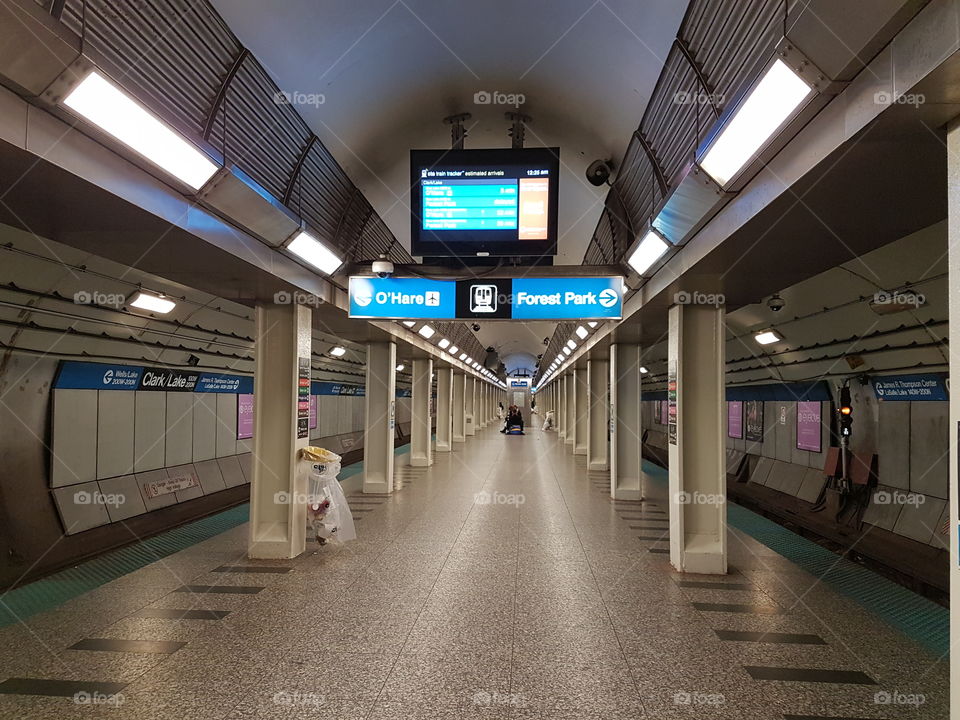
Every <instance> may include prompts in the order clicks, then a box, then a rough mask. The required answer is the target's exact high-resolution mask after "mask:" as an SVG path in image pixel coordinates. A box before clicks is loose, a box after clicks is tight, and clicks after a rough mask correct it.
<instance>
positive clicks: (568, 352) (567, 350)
mask: <svg viewBox="0 0 960 720" xmlns="http://www.w3.org/2000/svg"><path fill="white" fill-rule="evenodd" d="M563 354H564V355H566V356H567V357H570V348H568V347H565V348H564V349H563Z"/></svg>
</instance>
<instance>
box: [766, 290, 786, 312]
mask: <svg viewBox="0 0 960 720" xmlns="http://www.w3.org/2000/svg"><path fill="white" fill-rule="evenodd" d="M786 304H787V303H786V302H784V300H783V298H782V297H780V295H779V294H777V293H774V294H773V297H771V298H770V299H769V300H767V307H768V308H770V309H771V310H772V311H773V312H780V311H781V310H783V306H784V305H786Z"/></svg>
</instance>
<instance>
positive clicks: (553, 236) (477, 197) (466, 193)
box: [410, 148, 560, 257]
mask: <svg viewBox="0 0 960 720" xmlns="http://www.w3.org/2000/svg"><path fill="white" fill-rule="evenodd" d="M559 169H560V151H559V149H558V148H523V149H495V150H411V151H410V175H411V190H412V195H411V208H412V210H413V212H412V213H411V224H410V231H411V236H410V237H411V252H412V254H414V255H421V256H426V257H470V256H476V255H494V256H496V255H499V256H504V255H505V256H529V255H555V254H556V248H557V191H558V180H559Z"/></svg>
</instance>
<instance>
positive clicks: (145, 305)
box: [130, 290, 177, 315]
mask: <svg viewBox="0 0 960 720" xmlns="http://www.w3.org/2000/svg"><path fill="white" fill-rule="evenodd" d="M130 306H131V307H135V308H140V309H141V310H149V311H150V312H155V313H160V314H161V315H166V314H167V313H168V312H170V311H171V310H173V309H174V308H175V307H176V306H177V304H176V303H175V302H174V301H173V300H167V299H166V298H165V297H161V296H159V295H151V294H150V293H145V292H143V291H142V290H141V291H140V292H138V293H137V294H136V295H134V297H133V300H131V301H130Z"/></svg>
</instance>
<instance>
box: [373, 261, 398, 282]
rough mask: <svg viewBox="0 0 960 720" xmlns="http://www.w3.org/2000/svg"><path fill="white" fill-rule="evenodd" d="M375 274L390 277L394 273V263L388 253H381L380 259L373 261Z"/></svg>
mask: <svg viewBox="0 0 960 720" xmlns="http://www.w3.org/2000/svg"><path fill="white" fill-rule="evenodd" d="M372 269H373V274H374V275H376V276H377V277H381V278H388V277H391V276H392V275H393V270H394V268H393V263H392V262H390V260H388V259H387V256H386V255H381V256H380V259H379V260H374V261H373V266H372Z"/></svg>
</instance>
